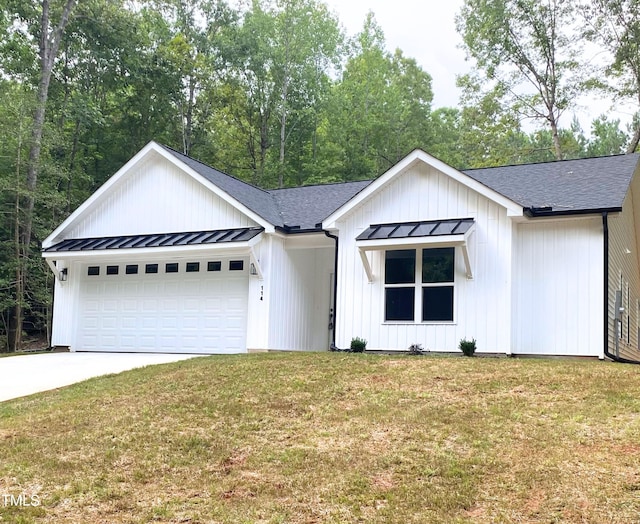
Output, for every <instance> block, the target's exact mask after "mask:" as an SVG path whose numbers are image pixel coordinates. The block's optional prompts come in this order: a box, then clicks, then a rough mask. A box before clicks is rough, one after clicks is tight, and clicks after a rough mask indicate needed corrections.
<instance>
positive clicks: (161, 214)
mask: <svg viewBox="0 0 640 524" xmlns="http://www.w3.org/2000/svg"><path fill="white" fill-rule="evenodd" d="M104 197H105V198H103V199H102V200H101V201H100V202H98V203H97V205H95V206H93V207H92V208H91V211H88V212H87V213H88V214H87V215H86V216H84V217H82V219H81V220H80V222H79V223H78V224H77V225H76V226H75V227H74V228H73V229H72V230H70V231H68V232H67V233H66V237H67V238H86V237H92V236H103V235H104V236H112V235H136V234H144V233H162V232H178V231H199V230H207V229H225V228H235V227H247V226H255V225H256V224H255V223H254V222H253V221H252V220H250V219H249V218H248V217H247V216H246V215H244V214H243V213H241V212H240V211H238V210H237V209H236V208H234V207H233V206H232V205H231V204H229V203H227V202H225V201H224V200H223V199H221V198H219V197H218V196H217V195H215V194H214V193H212V192H211V190H209V189H207V188H206V187H205V186H203V185H202V184H200V183H198V182H196V181H195V180H194V179H193V178H192V177H191V176H189V175H187V174H186V173H184V172H182V171H181V170H180V169H179V168H178V167H176V166H175V165H174V164H172V163H171V162H169V161H168V160H166V159H164V158H162V157H161V156H160V155H150V157H149V159H148V160H146V161H144V162H142V163H141V164H140V165H138V166H136V167H135V169H134V170H133V171H132V172H131V173H127V175H126V176H124V177H123V178H122V179H121V180H120V181H119V182H118V183H117V184H116V185H115V186H114V187H112V188H111V189H110V191H109V192H108V193H107V194H105V195H104Z"/></svg>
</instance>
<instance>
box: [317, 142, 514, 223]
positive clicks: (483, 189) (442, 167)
mask: <svg viewBox="0 0 640 524" xmlns="http://www.w3.org/2000/svg"><path fill="white" fill-rule="evenodd" d="M420 163H422V164H426V165H428V166H431V167H433V168H434V169H437V170H438V171H440V172H441V173H444V174H445V175H447V176H449V177H451V178H452V179H454V180H456V181H457V182H460V183H461V184H463V185H465V186H467V187H469V188H470V189H472V190H474V191H476V192H477V193H479V194H481V195H483V196H485V197H486V198H488V199H489V200H492V201H493V202H496V203H497V204H498V205H500V206H502V207H504V208H505V209H506V210H507V216H514V217H517V216H522V214H523V209H522V206H521V205H520V204H518V203H517V202H514V201H513V200H510V199H509V198H507V197H505V196H504V195H501V194H500V193H498V192H497V191H494V190H493V189H491V188H489V187H487V186H485V185H484V184H482V183H481V182H478V181H477V180H475V179H473V178H471V177H470V176H469V175H467V174H465V173H463V172H461V171H458V170H457V169H454V168H453V167H451V166H449V165H447V164H445V163H444V162H443V161H442V160H438V159H437V158H435V157H433V156H431V155H429V154H427V153H425V152H424V151H422V150H420V149H416V150H414V151H413V152H411V153H409V154H408V155H407V156H406V157H404V158H403V159H402V160H400V162H398V163H397V164H395V165H394V166H393V167H391V168H390V169H389V170H388V171H387V172H385V173H384V174H382V175H381V176H379V177H378V178H377V179H375V180H374V181H373V182H371V184H369V185H368V186H366V187H365V188H364V189H363V190H362V191H360V192H359V193H358V194H356V195H355V196H354V197H353V198H352V199H351V200H349V201H348V202H347V203H345V204H344V205H343V206H341V207H339V208H338V209H337V210H336V211H334V212H333V213H332V214H331V215H329V216H328V217H327V218H326V219H325V220H324V221H323V222H322V227H323V229H329V230H331V229H337V224H336V223H337V222H338V221H339V220H341V219H342V218H343V217H344V216H345V215H346V214H347V213H349V212H350V211H352V210H353V209H355V208H356V207H357V206H358V205H360V204H361V203H363V202H364V201H366V200H367V199H369V198H370V197H371V196H372V195H373V194H375V193H376V192H377V191H379V190H380V189H382V188H383V187H384V186H386V185H387V184H388V183H389V182H390V181H391V180H393V179H394V178H395V177H397V176H399V175H401V174H402V173H405V172H406V171H408V170H409V169H411V168H412V167H414V166H416V165H419V164H420Z"/></svg>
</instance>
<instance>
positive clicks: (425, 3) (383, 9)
mask: <svg viewBox="0 0 640 524" xmlns="http://www.w3.org/2000/svg"><path fill="white" fill-rule="evenodd" d="M324 2H325V3H326V4H327V5H328V6H329V8H330V9H331V10H332V11H334V12H335V13H336V14H337V16H338V19H339V20H340V23H341V24H342V25H343V27H344V28H345V29H346V32H347V34H348V35H349V36H354V35H356V34H357V33H359V32H360V31H361V30H362V27H363V24H364V20H365V17H366V15H367V13H368V12H369V11H373V12H374V14H375V17H376V20H377V22H378V25H380V27H382V30H383V32H384V35H385V39H386V42H387V48H388V50H389V51H394V50H395V49H396V48H400V49H401V50H402V51H403V53H404V55H405V56H407V57H410V58H415V59H416V61H417V62H418V64H419V65H420V66H421V67H422V69H423V70H425V71H426V72H427V73H429V74H430V75H431V77H432V79H433V83H432V88H433V93H434V99H433V107H434V108H438V107H457V106H458V104H459V97H460V91H459V90H458V88H457V87H456V76H458V75H462V74H465V73H468V72H470V71H471V69H472V66H473V63H472V62H470V61H466V60H465V52H464V51H463V50H462V49H461V44H462V38H461V37H460V35H459V34H458V32H457V31H456V24H455V17H456V15H457V14H458V13H459V12H460V9H461V8H462V4H463V0H324ZM578 104H579V106H578V108H577V109H576V110H575V112H574V113H571V114H565V115H563V116H562V118H561V121H560V125H561V127H569V126H570V125H571V120H572V118H573V114H575V115H576V116H578V119H579V120H580V124H581V126H582V128H583V130H584V132H585V134H587V136H588V135H589V133H590V127H591V121H592V120H593V119H594V118H596V117H598V116H599V115H601V114H603V113H604V114H607V115H608V116H609V117H610V118H614V119H620V120H621V121H622V123H623V125H624V123H626V122H629V121H630V120H631V113H632V111H633V109H632V108H620V110H619V111H616V110H613V109H612V108H611V103H610V102H609V101H606V100H602V99H598V98H596V97H595V96H594V95H588V96H585V97H581V98H580V99H578ZM524 126H525V128H527V127H528V126H527V124H526V123H524Z"/></svg>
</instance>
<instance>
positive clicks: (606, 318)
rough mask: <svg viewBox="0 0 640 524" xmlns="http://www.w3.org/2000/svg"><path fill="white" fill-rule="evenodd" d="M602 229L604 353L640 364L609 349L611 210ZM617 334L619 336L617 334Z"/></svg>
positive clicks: (621, 361)
mask: <svg viewBox="0 0 640 524" xmlns="http://www.w3.org/2000/svg"><path fill="white" fill-rule="evenodd" d="M602 231H603V237H604V286H603V288H604V315H603V319H604V354H605V356H606V357H607V358H609V359H611V360H613V361H614V362H620V363H621V364H640V362H638V361H636V360H629V359H628V358H623V357H619V356H617V355H614V354H613V353H611V352H610V351H609V212H608V211H603V212H602ZM615 336H618V335H617V334H616V335H615Z"/></svg>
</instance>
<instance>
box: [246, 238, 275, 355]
mask: <svg viewBox="0 0 640 524" xmlns="http://www.w3.org/2000/svg"><path fill="white" fill-rule="evenodd" d="M270 250H271V235H263V240H262V241H261V242H260V243H259V244H258V245H256V246H255V247H254V252H255V255H256V257H257V258H258V262H259V263H260V267H261V269H262V272H263V277H264V278H263V280H260V279H259V278H258V277H257V276H250V277H249V297H248V308H249V309H248V312H247V349H249V350H252V349H253V350H266V349H269V312H270V307H269V304H270V302H269V300H268V298H267V297H269V295H270V283H271V279H270V278H269V276H268V275H269V274H270V271H271V267H272V264H271V260H270V257H269V252H270Z"/></svg>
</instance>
